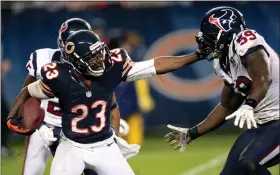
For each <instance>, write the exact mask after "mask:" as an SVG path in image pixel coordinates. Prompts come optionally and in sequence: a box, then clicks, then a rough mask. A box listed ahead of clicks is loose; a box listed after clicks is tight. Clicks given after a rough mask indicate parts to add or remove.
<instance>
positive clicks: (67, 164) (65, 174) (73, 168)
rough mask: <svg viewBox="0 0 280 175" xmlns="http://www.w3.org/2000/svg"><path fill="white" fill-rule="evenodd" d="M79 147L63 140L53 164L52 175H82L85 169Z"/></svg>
mask: <svg viewBox="0 0 280 175" xmlns="http://www.w3.org/2000/svg"><path fill="white" fill-rule="evenodd" d="M78 155H79V149H78V148H77V147H74V146H72V145H70V144H69V143H68V144H67V143H64V142H61V143H60V144H59V145H58V147H57V150H56V153H55V156H54V159H53V161H52V166H51V175H81V174H82V172H83V170H84V169H85V163H84V161H83V159H82V158H81V157H80V156H78Z"/></svg>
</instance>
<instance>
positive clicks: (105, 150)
mask: <svg viewBox="0 0 280 175" xmlns="http://www.w3.org/2000/svg"><path fill="white" fill-rule="evenodd" d="M98 154H99V156H100V157H103V158H102V159H99V161H98V162H97V163H96V165H95V166H96V172H97V174H98V175H112V174H114V175H134V172H133V171H132V169H131V167H130V166H129V164H128V163H127V161H126V160H125V158H124V157H123V155H122V154H121V152H120V150H119V147H118V146H117V144H116V143H115V142H114V143H113V144H111V145H110V146H107V147H102V148H101V149H99V151H98Z"/></svg>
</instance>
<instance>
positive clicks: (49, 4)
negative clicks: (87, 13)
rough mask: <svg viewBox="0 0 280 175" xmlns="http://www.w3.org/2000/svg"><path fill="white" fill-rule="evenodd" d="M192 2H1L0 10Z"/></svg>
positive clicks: (183, 2)
mask: <svg viewBox="0 0 280 175" xmlns="http://www.w3.org/2000/svg"><path fill="white" fill-rule="evenodd" d="M192 3H193V2H192V1H162V2H159V1H154V2H151V1H82V3H81V1H56V2H54V1H17V2H15V1H5V2H1V5H2V9H3V8H5V9H13V10H14V11H15V12H19V11H22V10H24V9H26V8H46V9H48V10H50V11H54V10H59V9H63V8H65V9H68V10H85V9H104V8H108V7H120V8H141V7H164V6H169V5H180V6H189V5H191V4H192Z"/></svg>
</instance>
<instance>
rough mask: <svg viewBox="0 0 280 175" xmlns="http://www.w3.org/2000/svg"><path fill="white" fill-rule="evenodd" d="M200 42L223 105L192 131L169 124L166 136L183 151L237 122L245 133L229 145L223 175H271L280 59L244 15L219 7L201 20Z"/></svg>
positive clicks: (276, 135) (275, 148)
mask: <svg viewBox="0 0 280 175" xmlns="http://www.w3.org/2000/svg"><path fill="white" fill-rule="evenodd" d="M198 40H199V41H201V42H202V45H203V47H204V48H208V49H210V50H211V52H212V56H213V58H214V61H213V67H214V69H215V72H216V74H217V75H218V76H219V77H220V78H221V79H222V80H224V88H223V91H222V94H221V103H220V104H218V105H217V107H216V108H215V109H214V110H213V111H212V112H211V113H210V114H209V116H208V117H207V118H206V119H205V120H204V121H203V122H201V123H200V124H198V125H196V126H194V127H192V128H179V127H175V126H171V125H168V127H169V128H171V129H172V130H174V131H172V132H170V133H168V134H167V135H166V136H165V137H166V140H167V142H169V143H170V144H171V145H174V144H177V145H176V146H175V147H174V149H179V148H180V150H181V151H183V150H184V149H185V148H186V146H187V145H188V144H189V143H190V142H191V141H193V140H195V139H197V138H198V137H200V136H202V135H204V134H206V133H208V132H210V131H213V130H214V129H216V128H218V127H219V126H221V125H222V124H223V123H225V121H226V120H228V119H231V118H235V121H234V125H235V126H239V127H240V128H243V127H244V125H245V126H247V128H248V129H247V130H245V131H244V132H243V133H242V134H241V135H240V136H239V137H238V139H237V140H236V141H235V143H234V145H233V146H232V148H231V150H230V152H229V155H228V158H227V161H226V163H225V165H224V168H223V170H222V172H221V175H229V174H232V175H233V174H238V175H269V174H270V172H269V171H268V169H267V168H268V167H271V166H273V165H276V164H278V163H279V157H278V156H279V138H280V132H277V131H279V127H280V125H279V57H278V55H277V54H276V53H275V52H274V50H273V49H272V48H271V47H270V46H269V45H268V44H267V43H266V41H265V39H264V38H263V37H262V36H261V35H259V34H258V33H257V32H256V31H255V30H252V29H248V28H246V25H245V21H244V19H243V15H242V13H241V12H240V11H238V10H237V9H234V8H231V7H217V8H214V9H212V10H210V11H209V12H207V13H206V15H205V16H204V17H203V19H202V22H201V26H200V33H199V35H198Z"/></svg>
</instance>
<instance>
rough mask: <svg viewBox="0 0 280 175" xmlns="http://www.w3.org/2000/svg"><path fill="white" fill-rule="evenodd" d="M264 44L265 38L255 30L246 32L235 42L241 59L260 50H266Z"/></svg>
mask: <svg viewBox="0 0 280 175" xmlns="http://www.w3.org/2000/svg"><path fill="white" fill-rule="evenodd" d="M264 44H265V41H264V38H263V37H262V36H260V35H259V34H258V33H257V32H256V31H254V30H244V31H242V32H241V33H239V34H238V35H237V36H236V38H235V40H234V46H235V51H236V53H237V54H238V55H239V56H240V57H241V58H242V57H245V56H246V55H249V54H250V53H252V52H254V51H255V50H258V49H260V48H262V49H265V47H264ZM265 51H266V50H265ZM266 52H267V51H266ZM267 53H268V52H267Z"/></svg>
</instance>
